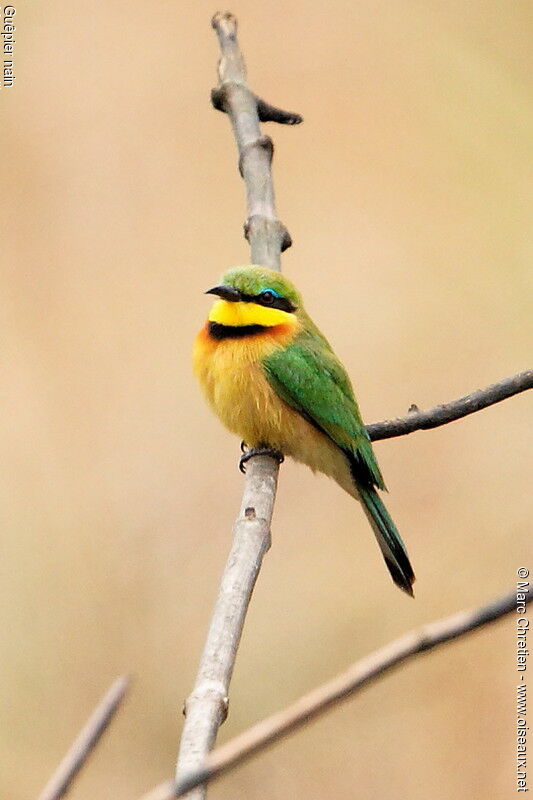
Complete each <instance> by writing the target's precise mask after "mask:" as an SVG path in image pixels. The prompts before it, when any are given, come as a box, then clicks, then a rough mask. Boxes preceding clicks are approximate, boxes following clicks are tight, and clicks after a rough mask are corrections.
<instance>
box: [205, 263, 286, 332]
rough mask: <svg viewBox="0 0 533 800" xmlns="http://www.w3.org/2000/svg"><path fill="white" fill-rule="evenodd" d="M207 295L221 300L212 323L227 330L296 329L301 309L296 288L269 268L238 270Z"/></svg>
mask: <svg viewBox="0 0 533 800" xmlns="http://www.w3.org/2000/svg"><path fill="white" fill-rule="evenodd" d="M206 294H214V295H216V296H217V297H218V298H219V299H218V300H216V301H215V303H214V304H213V307H212V309H211V312H210V314H209V321H210V322H212V323H215V324H219V325H224V326H232V327H235V326H239V327H240V326H249V325H260V326H262V327H273V326H276V325H286V324H291V325H296V312H297V311H298V308H299V307H300V306H301V298H300V295H299V293H298V291H297V290H296V288H295V287H294V286H293V284H292V283H291V282H290V281H289V280H287V278H285V277H284V276H283V275H281V273H279V272H275V271H274V270H272V269H268V268H267V267H256V266H249V267H234V268H233V269H230V270H228V271H227V272H225V273H224V275H223V276H222V280H221V282H220V284H219V285H218V286H214V287H213V288H212V289H209V290H208V291H207V292H206Z"/></svg>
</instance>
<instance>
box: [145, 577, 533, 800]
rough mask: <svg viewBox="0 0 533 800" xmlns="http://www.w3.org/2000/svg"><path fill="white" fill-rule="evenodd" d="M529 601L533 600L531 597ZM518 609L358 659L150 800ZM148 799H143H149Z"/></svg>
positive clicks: (233, 761)
mask: <svg viewBox="0 0 533 800" xmlns="http://www.w3.org/2000/svg"><path fill="white" fill-rule="evenodd" d="M526 598H527V599H526V600H525V601H524V602H525V603H530V602H532V601H533V593H528V594H526ZM516 607H517V593H516V590H514V591H512V592H510V593H509V594H507V595H505V596H504V597H501V598H499V599H497V600H493V601H492V602H490V603H488V604H487V605H484V606H481V607H479V608H475V609H471V610H468V611H460V612H459V613H458V614H453V615H452V616H449V617H445V618H444V619H440V620H438V621H436V622H431V623H429V624H427V625H424V626H423V627H421V628H419V629H418V630H414V631H411V632H410V633H406V634H404V635H403V636H400V637H399V638H398V639H396V640H395V641H393V642H391V643H390V644H388V645H385V647H382V648H381V649H379V650H376V651H375V652H374V653H371V654H370V655H368V656H366V658H363V659H361V660H360V661H357V662H356V663H355V664H353V665H352V666H351V667H349V668H348V669H347V670H346V672H344V673H341V674H340V675H338V676H337V677H335V678H333V680H331V681H329V682H328V683H324V684H322V685H321V686H319V687H318V688H316V689H314V690H313V691H312V692H309V694H306V695H304V696H303V697H301V698H300V699H299V700H297V701H296V702H295V703H293V704H292V705H290V706H289V707H288V708H286V709H284V710H283V711H279V712H277V713H276V714H273V715H272V716H270V717H267V718H266V719H264V720H262V721H261V722H259V723H257V724H256V725H254V726H253V727H251V728H249V729H248V730H247V731H245V732H244V733H242V734H240V735H239V736H236V737H235V738H234V739H231V740H230V741H229V742H227V743H226V744H224V745H222V747H219V748H217V749H216V750H214V751H213V752H212V753H211V754H210V755H209V756H208V757H207V759H206V760H205V762H204V763H203V764H202V765H201V767H200V769H198V770H197V771H195V772H192V773H191V774H189V775H184V776H183V778H182V780H180V781H178V782H177V784H174V785H172V783H171V782H167V783H164V784H161V785H160V786H159V787H157V788H156V789H155V790H153V791H152V792H150V794H149V795H146V796H145V798H146V800H148V798H150V800H170V799H171V798H174V797H181V796H182V795H184V794H186V793H187V792H189V791H190V790H191V789H192V788H194V787H195V786H198V785H199V784H200V783H204V782H206V781H210V780H212V779H214V778H216V777H218V776H219V775H221V774H222V773H226V772H228V771H229V770H230V769H232V768H233V767H235V766H237V765H238V764H240V763H242V762H243V761H245V760H246V759H248V758H250V756H252V755H254V754H255V753H258V752H259V751H261V750H264V749H265V748H266V747H268V746H269V745H271V744H273V743H274V742H278V741H279V740H280V739H282V738H284V737H285V736H287V735H288V734H290V733H292V732H293V731H295V730H298V729H299V728H301V727H303V726H304V725H306V724H307V723H308V722H310V721H311V720H313V719H315V718H316V717H318V716H320V715H321V714H323V713H324V712H325V711H327V710H328V709H330V708H333V707H334V706H336V705H338V704H339V703H341V702H342V701H344V700H346V699H347V698H348V697H351V696H352V695H354V694H356V693H357V692H358V691H360V690H361V689H362V688H363V687H365V686H366V685H368V684H369V683H371V682H373V681H375V680H376V679H378V678H381V677H382V676H383V675H384V674H385V673H387V672H389V671H391V670H392V669H393V668H395V667H397V666H398V665H399V664H402V663H403V662H404V661H407V660H410V659H412V658H414V657H416V656H417V655H419V654H421V653H427V652H428V651H429V650H433V649H434V648H436V647H438V646H440V645H443V644H446V643H447V642H451V641H453V640H454V639H458V638H460V637H461V636H464V635H466V634H468V633H470V632H472V631H474V630H476V629H478V628H481V627H483V626H485V625H489V624H490V623H492V622H495V621H496V620H498V619H500V618H501V617H503V616H505V615H506V614H509V613H510V612H511V611H513V610H514V609H516ZM145 798H143V800H145Z"/></svg>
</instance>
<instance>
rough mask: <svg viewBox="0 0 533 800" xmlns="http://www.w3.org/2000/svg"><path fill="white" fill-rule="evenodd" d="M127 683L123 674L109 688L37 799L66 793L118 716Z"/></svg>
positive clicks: (48, 799) (56, 799)
mask: <svg viewBox="0 0 533 800" xmlns="http://www.w3.org/2000/svg"><path fill="white" fill-rule="evenodd" d="M129 682H130V681H129V678H128V677H126V676H125V675H122V676H121V677H120V678H117V680H116V681H115V682H114V683H113V684H112V685H111V686H110V688H109V689H108V691H107V692H106V694H105V695H104V697H103V698H102V700H101V701H100V703H99V704H98V705H97V706H96V708H95V709H94V711H93V713H92V714H91V716H90V717H89V719H88V720H87V722H86V724H85V725H84V726H83V728H82V729H81V731H80V732H79V734H78V735H77V737H76V739H75V740H74V742H73V744H72V746H71V748H70V750H69V751H68V752H67V754H66V755H65V757H64V758H63V760H62V761H61V763H60V764H59V766H58V768H57V769H56V771H55V772H54V774H53V775H52V777H51V778H50V780H49V781H48V783H47V784H46V786H45V787H44V789H43V791H42V792H41V794H40V795H39V797H38V798H37V800H59V798H61V797H63V796H64V795H65V794H66V793H67V791H68V789H69V787H70V785H71V784H72V781H73V780H74V778H75V777H76V775H77V774H78V772H79V771H80V770H81V768H82V767H83V765H84V764H85V762H86V761H87V759H88V758H89V756H90V755H91V753H92V752H93V751H94V749H95V747H96V745H97V744H98V742H99V741H100V739H101V737H102V734H103V733H104V731H106V730H107V728H108V727H109V725H110V723H111V721H112V720H113V718H114V716H115V714H116V713H117V711H118V709H119V707H120V705H121V703H122V701H123V700H124V697H125V695H126V692H127V690H128V686H129Z"/></svg>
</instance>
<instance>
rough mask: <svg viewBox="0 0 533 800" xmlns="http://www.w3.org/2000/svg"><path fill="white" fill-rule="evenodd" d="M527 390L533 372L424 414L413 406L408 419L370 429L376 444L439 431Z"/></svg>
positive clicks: (507, 379)
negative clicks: (440, 428) (449, 423)
mask: <svg viewBox="0 0 533 800" xmlns="http://www.w3.org/2000/svg"><path fill="white" fill-rule="evenodd" d="M527 389H533V369H527V370H525V371H524V372H519V373H518V374H517V375H513V376H511V377H510V378H505V379H504V380H503V381H499V382H498V383H493V384H491V385H490V386H487V388H486V389H478V390H477V391H476V392H472V393H471V394H467V395H465V396H464V397H460V398H459V399H458V400H452V401H451V402H450V403H444V404H443V405H440V406H435V407H434V408H430V409H429V410H428V411H420V410H419V409H418V408H417V406H411V408H410V409H409V412H408V413H407V415H406V416H405V417H398V418H397V419H387V420H384V421H383V422H373V423H372V424H371V425H367V426H366V429H367V431H368V434H369V436H370V438H371V439H372V441H374V442H376V441H378V440H379V439H392V438H393V437H395V436H405V434H407V433H413V431H420V430H428V429H429V428H438V427H439V425H446V424H447V423H448V422H453V421H454V420H456V419H461V417H466V416H468V414H474V412H476V411H481V409H483V408H487V406H492V405H494V404H495V403H500V402H501V401H502V400H506V399H507V398H508V397H512V396H513V395H515V394H519V393H520V392H525V391H526V390H527Z"/></svg>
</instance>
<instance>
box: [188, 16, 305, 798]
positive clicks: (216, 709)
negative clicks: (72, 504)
mask: <svg viewBox="0 0 533 800" xmlns="http://www.w3.org/2000/svg"><path fill="white" fill-rule="evenodd" d="M212 25H213V28H214V29H215V31H216V33H217V36H218V39H219V43H220V50H221V58H220V62H219V67H218V74H219V80H220V83H219V86H218V88H217V89H216V90H214V92H213V103H214V104H215V107H216V108H221V109H222V110H224V111H225V112H226V113H227V114H228V116H229V117H230V119H231V123H232V126H233V132H234V135H235V139H236V142H237V147H238V151H239V169H240V172H241V175H242V177H243V179H244V182H245V186H246V205H247V212H248V217H247V221H246V224H245V235H246V238H247V239H248V241H249V243H250V248H251V261H252V263H254V264H263V265H265V266H268V267H271V268H272V269H278V270H279V269H280V253H281V251H282V250H284V249H286V248H287V247H289V245H290V243H291V240H290V236H289V233H288V231H287V229H286V228H285V227H284V225H283V224H282V223H281V222H280V221H279V220H278V219H277V217H276V209H275V205H274V188H273V184H272V172H271V162H272V153H273V145H272V141H271V139H270V138H269V137H268V136H262V135H261V129H260V126H259V116H258V99H257V98H256V96H255V95H254V94H253V93H252V92H251V91H250V89H249V88H248V86H247V85H246V77H245V67H244V61H243V58H242V55H241V53H240V50H239V45H238V42H237V20H236V19H235V17H234V16H233V15H232V14H216V15H215V16H214V17H213V20H212ZM261 108H262V109H263V112H264V113H267V112H266V111H265V109H266V110H267V111H268V113H269V114H270V118H271V119H273V118H274V117H276V114H274V113H273V111H272V109H273V107H270V106H268V104H265V103H264V101H261ZM294 116H295V115H291V114H287V113H286V112H281V111H280V110H279V109H277V117H278V120H277V121H280V122H285V123H290V121H291V120H292V124H294V123H295V122H296V121H297V120H296V119H295V118H294ZM278 471H279V467H278V463H277V462H276V461H275V460H274V459H272V458H270V457H268V456H255V457H254V458H252V459H251V460H250V461H249V462H248V465H247V470H246V478H245V483H244V494H243V499H242V503H241V510H240V513H239V516H238V517H237V520H236V522H235V524H234V526H233V545H232V548H231V552H230V554H229V558H228V561H227V564H226V567H225V571H224V575H223V577H222V582H221V585H220V590H219V594H218V597H217V600H216V604H215V609H214V612H213V616H212V619H211V624H210V627H209V632H208V634H207V639H206V642H205V646H204V651H203V654H202V657H201V660H200V665H199V668H198V674H197V677H196V682H195V685H194V688H193V691H192V693H191V695H190V696H189V697H188V698H187V701H186V703H185V708H184V713H185V723H184V726H183V733H182V737H181V743H180V752H179V756H178V762H177V767H176V780H180V779H181V776H182V775H184V774H188V773H190V772H191V771H192V770H196V769H197V768H198V766H199V765H200V764H201V763H203V761H204V759H205V757H206V755H207V754H208V752H209V751H210V750H211V748H212V747H213V745H214V743H215V739H216V736H217V733H218V729H219V727H220V725H221V724H222V723H223V722H224V720H225V718H226V714H227V708H228V692H229V684H230V680H231V676H232V673H233V666H234V664H235V658H236V656H237V648H238V646H239V641H240V638H241V633H242V629H243V626H244V620H245V616H246V612H247V610H248V605H249V603H250V598H251V595H252V591H253V588H254V584H255V581H256V579H257V575H258V573H259V570H260V568H261V563H262V560H263V556H264V554H265V553H266V551H267V550H268V548H269V547H270V523H271V519H272V512H273V509H274V500H275V497H276V487H277V479H278ZM204 797H205V787H199V788H197V790H196V791H195V793H194V799H195V800H202V798H204ZM191 800H192V798H191Z"/></svg>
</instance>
